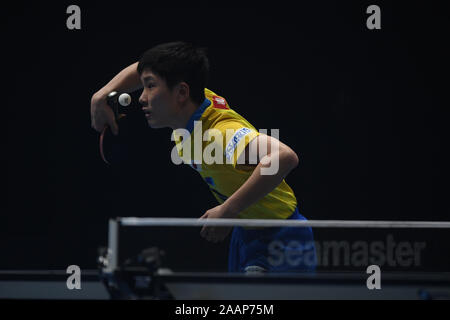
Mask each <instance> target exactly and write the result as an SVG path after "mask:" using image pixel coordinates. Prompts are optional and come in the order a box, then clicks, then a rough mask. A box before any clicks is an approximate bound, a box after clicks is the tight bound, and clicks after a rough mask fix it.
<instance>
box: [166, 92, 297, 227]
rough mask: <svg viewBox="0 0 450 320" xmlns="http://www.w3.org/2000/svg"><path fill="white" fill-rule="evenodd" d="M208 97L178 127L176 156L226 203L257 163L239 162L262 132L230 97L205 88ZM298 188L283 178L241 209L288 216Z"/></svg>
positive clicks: (248, 214) (250, 214) (249, 214)
mask: <svg viewBox="0 0 450 320" xmlns="http://www.w3.org/2000/svg"><path fill="white" fill-rule="evenodd" d="M205 97H206V98H205V100H204V102H203V103H202V104H201V105H200V107H199V108H198V109H197V110H196V111H195V112H194V114H193V115H192V117H191V118H190V120H189V121H188V123H187V125H186V128H185V130H184V131H180V130H174V131H173V133H172V140H173V141H175V145H176V149H174V153H175V154H172V156H176V157H179V158H178V160H179V161H180V162H181V161H182V162H183V163H185V164H188V165H189V166H191V167H192V168H193V169H195V170H196V171H197V172H198V173H199V174H200V175H201V177H202V178H203V180H204V181H205V182H206V183H207V184H208V186H209V188H210V190H211V192H212V193H213V195H214V196H215V198H216V199H217V201H218V202H219V203H223V202H224V201H225V200H226V199H227V198H228V197H230V196H231V195H232V194H233V193H234V192H235V191H236V190H238V189H239V188H240V187H241V185H243V184H244V183H245V181H246V180H247V179H248V178H249V177H250V175H251V174H252V172H253V170H254V168H255V167H254V166H248V165H241V164H239V163H237V159H238V158H239V156H240V154H241V153H242V151H244V149H245V147H246V146H247V145H248V143H250V141H252V140H253V139H254V138H255V137H257V136H258V135H259V134H260V133H259V132H258V131H257V130H256V129H255V128H254V127H253V126H252V125H251V124H250V123H249V122H248V121H247V120H246V119H244V118H243V117H242V116H241V115H239V114H238V113H237V112H236V111H234V110H232V109H231V108H230V106H229V105H228V103H227V101H226V100H225V99H224V98H223V97H221V96H219V95H217V94H215V93H214V92H212V91H211V90H209V89H205ZM296 206H297V200H296V198H295V195H294V192H293V191H292V189H291V188H290V187H289V185H288V184H287V183H286V182H285V181H284V180H283V181H282V182H281V183H280V184H279V185H278V186H277V187H276V188H275V189H274V190H272V191H271V192H270V193H268V194H267V195H266V196H264V197H263V198H262V199H260V200H259V201H257V202H256V203H254V204H252V205H251V206H250V207H248V208H247V209H245V210H243V211H242V212H240V213H239V215H238V218H245V219H286V218H288V217H289V216H290V215H291V214H292V213H293V212H294V210H295V208H296Z"/></svg>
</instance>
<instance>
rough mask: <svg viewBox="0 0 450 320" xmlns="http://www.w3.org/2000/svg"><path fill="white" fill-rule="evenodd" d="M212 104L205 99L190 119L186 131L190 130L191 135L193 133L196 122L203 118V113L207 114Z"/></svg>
mask: <svg viewBox="0 0 450 320" xmlns="http://www.w3.org/2000/svg"><path fill="white" fill-rule="evenodd" d="M210 104H211V101H209V100H208V99H207V98H205V100H204V101H203V103H202V104H201V105H200V107H198V109H197V110H195V112H194V113H193V114H192V116H191V118H190V119H189V121H188V123H187V125H186V130H188V131H189V133H192V130H194V121H197V120H198V119H200V118H201V116H202V114H203V112H205V110H206V108H208V107H209V105H210Z"/></svg>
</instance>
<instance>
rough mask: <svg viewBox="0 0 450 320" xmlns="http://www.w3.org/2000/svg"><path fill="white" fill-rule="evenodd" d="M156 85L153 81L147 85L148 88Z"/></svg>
mask: <svg viewBox="0 0 450 320" xmlns="http://www.w3.org/2000/svg"><path fill="white" fill-rule="evenodd" d="M154 86H155V85H154V84H153V83H149V84H148V85H147V88H150V89H151V88H153V87H154Z"/></svg>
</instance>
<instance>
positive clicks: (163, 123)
mask: <svg viewBox="0 0 450 320" xmlns="http://www.w3.org/2000/svg"><path fill="white" fill-rule="evenodd" d="M141 81H142V84H143V86H144V89H143V91H142V94H141V96H140V98H139V102H140V103H141V105H142V110H143V111H144V113H145V117H146V118H147V122H148V125H149V126H150V127H152V128H164V127H171V128H173V126H174V125H173V124H174V121H176V119H177V110H178V108H177V105H176V103H175V102H176V100H175V98H174V96H173V94H172V92H171V91H170V90H169V88H168V87H167V84H166V82H165V81H164V80H163V79H162V78H161V77H159V76H158V75H156V74H155V73H153V72H151V71H150V70H148V69H145V70H144V71H143V72H142V74H141Z"/></svg>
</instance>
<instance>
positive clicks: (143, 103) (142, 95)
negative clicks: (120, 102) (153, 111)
mask: <svg viewBox="0 0 450 320" xmlns="http://www.w3.org/2000/svg"><path fill="white" fill-rule="evenodd" d="M139 103H140V104H141V106H143V107H145V106H147V104H148V100H147V99H146V98H145V96H144V93H142V94H141V96H140V97H139Z"/></svg>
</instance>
